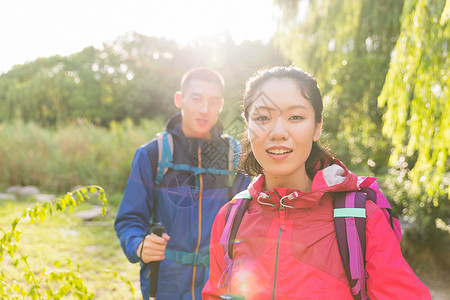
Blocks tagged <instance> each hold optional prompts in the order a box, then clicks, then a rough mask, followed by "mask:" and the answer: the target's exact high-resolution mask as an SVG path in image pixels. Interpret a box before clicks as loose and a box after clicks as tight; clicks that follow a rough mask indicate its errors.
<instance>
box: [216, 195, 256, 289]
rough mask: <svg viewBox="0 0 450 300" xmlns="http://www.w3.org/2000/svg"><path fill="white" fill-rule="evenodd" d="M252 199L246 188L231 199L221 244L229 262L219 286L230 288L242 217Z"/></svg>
mask: <svg viewBox="0 0 450 300" xmlns="http://www.w3.org/2000/svg"><path fill="white" fill-rule="evenodd" d="M251 200H252V197H251V196H250V193H249V192H248V190H244V191H242V192H240V193H239V194H237V195H236V196H234V198H233V199H232V200H231V201H230V205H229V207H228V211H227V215H226V218H225V226H224V228H223V231H222V236H221V237H220V244H221V245H223V247H224V252H225V257H224V260H225V262H226V264H227V267H226V269H225V271H224V273H223V274H222V278H221V279H220V281H219V286H221V287H222V286H223V285H227V286H228V288H229V287H230V276H231V268H232V265H233V246H234V243H235V239H236V234H237V232H238V230H239V226H240V225H241V221H242V218H243V217H244V214H245V211H246V210H247V208H248V204H249V203H250V201H251Z"/></svg>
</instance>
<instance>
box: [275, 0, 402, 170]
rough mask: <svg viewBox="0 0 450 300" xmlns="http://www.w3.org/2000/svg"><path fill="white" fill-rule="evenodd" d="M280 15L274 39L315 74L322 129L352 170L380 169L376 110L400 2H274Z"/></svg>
mask: <svg viewBox="0 0 450 300" xmlns="http://www.w3.org/2000/svg"><path fill="white" fill-rule="evenodd" d="M276 3H277V4H278V5H279V6H280V8H281V11H282V19H281V22H280V27H279V30H278V33H277V38H276V43H277V45H278V46H279V47H280V49H281V51H282V52H283V53H285V55H287V56H288V57H289V58H290V59H291V60H292V61H293V62H294V64H296V65H297V66H299V67H301V68H303V69H305V70H306V71H308V72H310V73H311V74H313V75H314V76H316V77H317V78H318V81H319V85H320V87H321V88H322V92H323V95H324V104H325V110H324V132H325V133H326V134H327V135H326V136H325V137H326V138H327V139H328V142H329V144H330V146H331V149H332V150H333V151H334V152H335V153H336V154H337V156H338V157H339V158H340V159H341V160H343V161H344V162H345V163H346V164H347V165H349V167H351V168H352V169H355V168H356V169H360V168H361V167H362V168H363V170H359V171H364V172H366V173H367V172H371V173H382V172H383V171H385V166H386V165H387V161H388V157H389V152H388V151H386V148H389V141H388V140H386V139H385V138H384V137H383V136H382V135H381V132H380V131H379V128H380V127H381V122H382V119H381V116H382V114H383V110H381V109H377V97H378V95H379V93H380V92H381V89H382V86H383V82H384V78H385V75H386V72H387V70H388V67H389V60H390V56H389V55H390V52H391V51H392V49H393V47H394V45H395V41H396V39H397V37H398V34H399V30H400V22H399V17H400V15H401V11H402V5H403V1H402V0H396V1H387V0H383V1H370V0H363V1H361V0H338V1H334V0H325V1H306V0H290V1H276Z"/></svg>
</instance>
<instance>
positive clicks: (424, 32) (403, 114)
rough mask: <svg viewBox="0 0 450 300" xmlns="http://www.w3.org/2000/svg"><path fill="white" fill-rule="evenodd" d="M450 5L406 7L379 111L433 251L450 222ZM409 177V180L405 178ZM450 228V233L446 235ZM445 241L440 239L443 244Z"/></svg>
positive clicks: (420, 0)
mask: <svg viewBox="0 0 450 300" xmlns="http://www.w3.org/2000/svg"><path fill="white" fill-rule="evenodd" d="M449 19H450V1H449V0H447V1H444V0H441V1H432V2H429V1H424V0H414V1H407V2H406V3H405V7H404V11H403V15H402V30H401V34H400V37H399V39H398V41H397V44H396V46H395V49H394V52H393V59H392V61H391V66H390V69H389V72H388V74H387V77H386V83H385V85H384V87H383V91H382V93H381V95H380V97H379V105H380V106H383V107H386V108H387V110H386V113H385V115H384V116H383V119H384V126H383V133H384V134H386V135H387V136H389V137H391V138H392V143H393V145H394V149H393V153H392V155H391V158H390V161H391V164H393V165H398V162H404V163H405V164H406V166H405V169H406V172H403V173H404V174H403V176H402V178H404V179H401V181H404V182H407V183H408V184H407V185H406V186H404V187H400V191H402V192H403V193H405V194H406V195H409V196H411V198H410V199H409V200H408V201H404V203H403V205H404V207H405V209H404V212H405V213H406V214H407V215H409V216H412V217H415V218H416V219H417V222H418V225H419V228H420V231H421V234H422V237H423V239H424V241H425V243H427V244H428V245H430V248H431V249H433V248H434V249H436V248H439V246H441V244H437V245H434V246H435V247H433V245H432V243H433V239H437V237H436V234H439V230H438V231H436V227H437V228H440V229H443V230H444V231H443V232H445V233H446V234H448V233H449V232H448V225H446V224H445V223H446V222H447V223H448V220H449V219H450V203H449V183H450V172H449V166H450V160H449V154H450V102H449V101H448V99H449V98H450V88H449V85H450V71H449V70H450V56H449V55H448V47H449V46H450V45H449V41H450V24H449ZM405 173H406V174H405ZM446 228H447V229H446ZM438 240H440V239H438Z"/></svg>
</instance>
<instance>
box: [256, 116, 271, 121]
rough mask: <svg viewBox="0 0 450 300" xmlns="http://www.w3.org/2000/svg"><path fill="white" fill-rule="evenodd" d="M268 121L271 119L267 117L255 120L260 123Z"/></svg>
mask: <svg viewBox="0 0 450 300" xmlns="http://www.w3.org/2000/svg"><path fill="white" fill-rule="evenodd" d="M268 120H269V117H267V116H259V117H256V118H255V121H259V122H265V121H268Z"/></svg>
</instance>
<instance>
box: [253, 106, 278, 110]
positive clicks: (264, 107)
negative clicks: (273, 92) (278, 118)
mask: <svg viewBox="0 0 450 300" xmlns="http://www.w3.org/2000/svg"><path fill="white" fill-rule="evenodd" d="M259 110H277V109H276V108H274V107H271V106H267V105H261V106H255V107H253V109H252V111H259Z"/></svg>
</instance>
